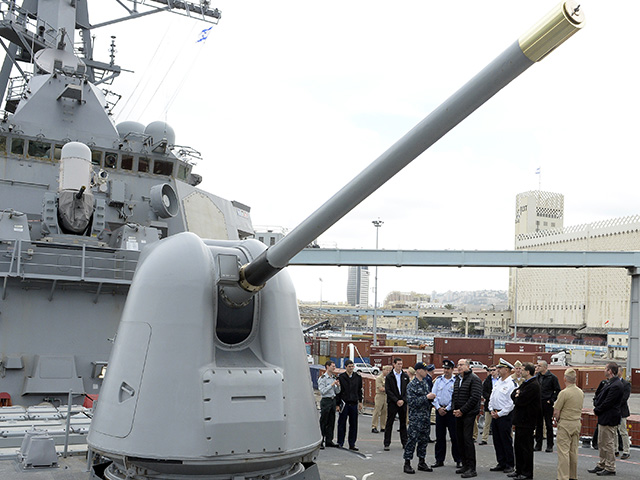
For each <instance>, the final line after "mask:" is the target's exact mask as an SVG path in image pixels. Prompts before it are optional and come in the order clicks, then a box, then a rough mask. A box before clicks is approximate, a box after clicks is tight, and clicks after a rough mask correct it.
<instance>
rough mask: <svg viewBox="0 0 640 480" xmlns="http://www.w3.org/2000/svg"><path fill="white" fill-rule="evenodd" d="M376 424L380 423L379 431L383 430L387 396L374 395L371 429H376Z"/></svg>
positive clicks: (385, 418) (385, 419)
mask: <svg viewBox="0 0 640 480" xmlns="http://www.w3.org/2000/svg"><path fill="white" fill-rule="evenodd" d="M378 422H380V423H379V424H380V429H381V430H384V426H385V424H386V423H387V396H386V395H385V394H384V393H376V398H375V409H374V410H373V417H372V419H371V428H378Z"/></svg>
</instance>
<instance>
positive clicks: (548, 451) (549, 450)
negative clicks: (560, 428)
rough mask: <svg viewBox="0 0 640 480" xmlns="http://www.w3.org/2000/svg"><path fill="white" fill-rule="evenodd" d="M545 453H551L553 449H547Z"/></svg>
mask: <svg viewBox="0 0 640 480" xmlns="http://www.w3.org/2000/svg"><path fill="white" fill-rule="evenodd" d="M545 452H547V453H553V447H547V448H546V450H545Z"/></svg>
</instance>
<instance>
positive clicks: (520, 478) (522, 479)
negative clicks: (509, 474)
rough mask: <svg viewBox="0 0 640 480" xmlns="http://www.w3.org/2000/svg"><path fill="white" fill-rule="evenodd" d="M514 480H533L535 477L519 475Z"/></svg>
mask: <svg viewBox="0 0 640 480" xmlns="http://www.w3.org/2000/svg"><path fill="white" fill-rule="evenodd" d="M513 478H514V480H531V479H532V478H533V477H527V476H526V475H518V476H517V477H513Z"/></svg>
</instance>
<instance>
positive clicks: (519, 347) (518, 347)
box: [504, 342, 546, 353]
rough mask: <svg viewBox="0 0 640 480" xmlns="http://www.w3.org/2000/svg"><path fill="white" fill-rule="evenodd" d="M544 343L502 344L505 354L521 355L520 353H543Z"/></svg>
mask: <svg viewBox="0 0 640 480" xmlns="http://www.w3.org/2000/svg"><path fill="white" fill-rule="evenodd" d="M545 349H546V347H545V344H544V343H518V342H506V343H505V344H504V351H505V352H507V353H513V352H517V353H522V352H545V351H546V350H545Z"/></svg>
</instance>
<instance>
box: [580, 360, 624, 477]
mask: <svg viewBox="0 0 640 480" xmlns="http://www.w3.org/2000/svg"><path fill="white" fill-rule="evenodd" d="M604 376H605V377H607V380H608V382H607V384H606V385H605V386H604V387H603V388H602V390H601V391H600V393H599V394H598V395H597V396H596V397H595V398H594V399H593V413H595V414H596V415H597V416H598V452H599V453H600V461H599V462H598V464H597V465H596V466H595V467H594V468H592V469H590V470H588V472H589V473H596V474H598V476H606V475H615V474H616V457H615V451H616V446H615V443H616V440H617V430H618V425H619V424H620V419H621V418H622V416H621V415H620V405H621V403H622V397H623V395H624V387H623V385H622V382H621V381H620V378H619V377H618V364H617V363H615V362H610V363H607V365H606V366H605V367H604Z"/></svg>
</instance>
